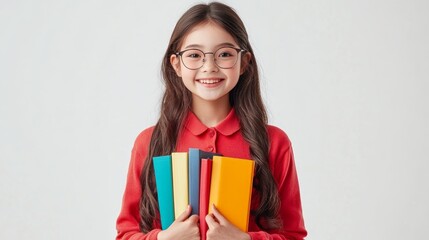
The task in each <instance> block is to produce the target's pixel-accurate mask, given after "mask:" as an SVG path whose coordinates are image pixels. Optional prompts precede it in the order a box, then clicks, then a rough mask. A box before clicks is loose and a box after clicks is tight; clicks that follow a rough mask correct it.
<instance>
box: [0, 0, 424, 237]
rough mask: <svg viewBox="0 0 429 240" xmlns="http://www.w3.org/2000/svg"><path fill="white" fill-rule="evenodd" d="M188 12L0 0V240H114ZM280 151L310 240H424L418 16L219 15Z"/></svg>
mask: <svg viewBox="0 0 429 240" xmlns="http://www.w3.org/2000/svg"><path fill="white" fill-rule="evenodd" d="M194 3H195V2H194V1H171V2H166V1H150V2H149V1H147V2H145V1H113V0H109V1H101V0H73V1H72V0H70V1H66V0H51V1H48V0H38V1H34V0H27V1H24V0H14V1H12V0H0V114H1V117H0V229H1V230H0V238H1V239H43V240H44V239H113V238H114V237H115V234H116V233H115V221H116V217H117V215H118V213H119V210H120V206H121V198H122V193H123V190H124V184H125V178H126V173H127V168H128V162H129V158H130V151H131V148H132V145H133V142H134V139H135V137H136V136H137V134H138V133H139V132H140V131H141V130H143V129H144V128H146V127H148V126H150V125H152V124H154V123H155V120H156V118H157V115H158V108H159V101H160V94H161V90H162V88H161V83H160V73H159V72H160V70H159V69H160V63H161V58H162V56H163V53H164V50H165V48H166V47H167V43H168V40H169V37H170V34H171V32H172V30H173V27H174V25H175V23H176V21H177V20H178V18H179V17H180V15H181V14H182V13H183V12H184V11H185V10H186V9H187V8H189V7H190V6H192V5H193V4H194ZM227 3H230V5H231V6H233V7H234V8H235V9H236V10H237V11H238V13H239V15H240V16H241V17H242V19H243V21H244V22H245V24H246V26H247V29H248V32H249V35H250V40H251V43H252V45H253V48H254V50H255V55H256V57H257V59H258V62H259V65H260V68H261V77H262V86H263V96H264V99H265V101H266V103H267V107H268V110H269V115H270V119H271V123H272V124H274V125H277V126H279V127H281V128H282V129H284V130H285V131H286V132H287V133H288V134H289V137H290V138H291V140H292V142H293V146H294V150H295V155H296V162H297V169H298V173H299V179H300V186H301V193H302V201H303V210H304V216H305V223H306V226H307V228H308V231H309V236H308V238H307V239H317V240H318V239H321V240H329V239H350V240H354V239H356V240H361V239H374V240H375V239H398V240H399V239H425V238H427V235H428V233H429V232H428V230H427V229H428V228H429V221H428V219H427V217H428V216H429V207H428V202H429V191H428V190H429V188H428V182H429V176H428V170H429V169H428V168H429V164H428V161H429V158H428V153H427V149H429V141H428V137H429V127H428V122H429V106H428V105H429V104H428V103H429V97H428V91H429V83H428V81H429V77H428V76H429V75H428V72H429V44H428V43H429V17H428V12H429V2H428V1H426V0H361V1H355V0H325V1H319V0H309V1H298V0H294V1H276V2H269V1H264V2H263V1H248V0H242V1H227Z"/></svg>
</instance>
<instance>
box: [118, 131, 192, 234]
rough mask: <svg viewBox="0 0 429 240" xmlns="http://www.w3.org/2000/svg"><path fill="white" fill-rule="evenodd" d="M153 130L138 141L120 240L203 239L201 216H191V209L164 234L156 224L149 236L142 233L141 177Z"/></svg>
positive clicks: (129, 180)
mask: <svg viewBox="0 0 429 240" xmlns="http://www.w3.org/2000/svg"><path fill="white" fill-rule="evenodd" d="M151 136H152V129H151V128H150V129H148V130H145V131H143V132H142V133H141V134H140V135H139V136H138V137H137V139H136V141H135V144H134V147H133V150H132V154H131V161H130V165H129V169H128V175H127V183H126V186H125V192H124V196H123V199H122V209H121V212H120V214H119V217H118V219H117V222H116V229H117V231H118V234H117V236H116V240H128V239H129V240H146V239H147V240H157V239H159V240H161V239H178V240H180V239H186V240H192V239H199V237H200V232H199V228H198V219H199V218H198V216H196V215H192V216H191V207H188V208H187V209H186V211H184V212H183V213H182V214H181V215H180V216H179V217H178V218H177V219H176V220H175V221H174V222H173V223H172V224H171V225H170V227H168V228H167V229H165V230H163V231H161V226H160V223H159V222H154V226H153V229H152V230H151V231H149V232H148V233H142V232H141V231H140V224H139V223H140V211H139V207H140V206H139V203H140V198H141V194H142V187H141V183H140V175H141V172H142V167H143V164H144V161H145V159H146V157H147V147H148V146H149V141H150V137H151Z"/></svg>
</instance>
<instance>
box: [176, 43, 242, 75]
mask: <svg viewBox="0 0 429 240" xmlns="http://www.w3.org/2000/svg"><path fill="white" fill-rule="evenodd" d="M222 48H232V49H234V50H236V51H237V60H235V63H234V64H233V65H232V66H231V67H227V68H224V67H221V66H219V65H218V64H217V62H216V57H215V55H214V54H215V53H216V52H217V51H219V50H220V49H222ZM190 50H197V51H200V52H202V53H203V54H204V58H203V64H202V65H201V67H198V68H189V67H188V66H186V64H185V63H184V62H183V59H182V55H183V53H184V52H186V51H190ZM243 52H246V50H244V49H241V48H236V47H220V48H218V49H217V50H216V51H214V52H203V51H202V50H201V49H198V48H190V49H185V50H183V51H180V52H176V53H174V54H175V55H176V56H179V57H180V59H181V61H182V63H183V66H185V67H186V68H187V69H189V70H198V69H200V68H202V67H203V66H204V64H205V63H206V54H212V55H213V62H214V63H215V64H216V66H217V67H219V68H221V69H231V68H233V67H234V66H235V64H237V62H238V55H239V54H240V53H243Z"/></svg>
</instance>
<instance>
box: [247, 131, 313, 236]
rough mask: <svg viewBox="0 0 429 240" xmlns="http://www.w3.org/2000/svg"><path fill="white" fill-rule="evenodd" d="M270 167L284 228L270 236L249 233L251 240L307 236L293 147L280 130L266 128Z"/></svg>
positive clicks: (259, 232) (261, 233) (260, 233)
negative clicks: (268, 138) (279, 202)
mask: <svg viewBox="0 0 429 240" xmlns="http://www.w3.org/2000/svg"><path fill="white" fill-rule="evenodd" d="M268 130H269V131H268V132H269V137H270V151H269V165H270V168H271V171H272V173H273V176H274V179H275V181H276V183H277V185H278V191H279V197H280V201H281V205H280V212H279V214H280V218H281V219H282V221H283V228H282V229H280V230H276V231H273V232H269V233H268V232H264V231H258V232H249V235H250V236H251V238H252V239H255V240H257V239H261V240H262V239H273V240H274V239H294V240H302V239H304V237H305V236H307V231H306V229H305V226H304V219H303V215H302V208H301V197H300V191H299V183H298V176H297V172H296V167H295V161H294V156H293V151H292V146H291V142H290V140H289V138H288V137H287V135H286V134H285V133H284V132H283V131H282V130H280V129H279V128H276V127H273V126H269V128H268Z"/></svg>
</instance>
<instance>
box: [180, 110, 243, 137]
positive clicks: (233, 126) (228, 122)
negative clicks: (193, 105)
mask: <svg viewBox="0 0 429 240" xmlns="http://www.w3.org/2000/svg"><path fill="white" fill-rule="evenodd" d="M185 128H186V129H188V130H189V131H190V132H191V133H192V134H193V135H195V136H197V135H200V134H202V133H204V132H205V131H206V130H207V129H209V128H208V127H207V126H206V125H204V124H203V123H202V122H201V121H200V120H199V119H198V117H197V116H195V114H194V113H193V112H192V111H189V112H188V115H187V116H186V120H185ZM214 128H215V129H216V130H217V131H218V132H220V133H221V134H222V135H225V136H229V135H232V134H233V133H235V132H237V131H238V130H240V121H239V120H238V118H237V115H235V110H234V109H233V108H232V109H231V111H230V112H229V113H228V115H227V116H226V118H225V119H224V120H222V121H221V122H220V123H219V124H218V125H217V126H215V127H214Z"/></svg>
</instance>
